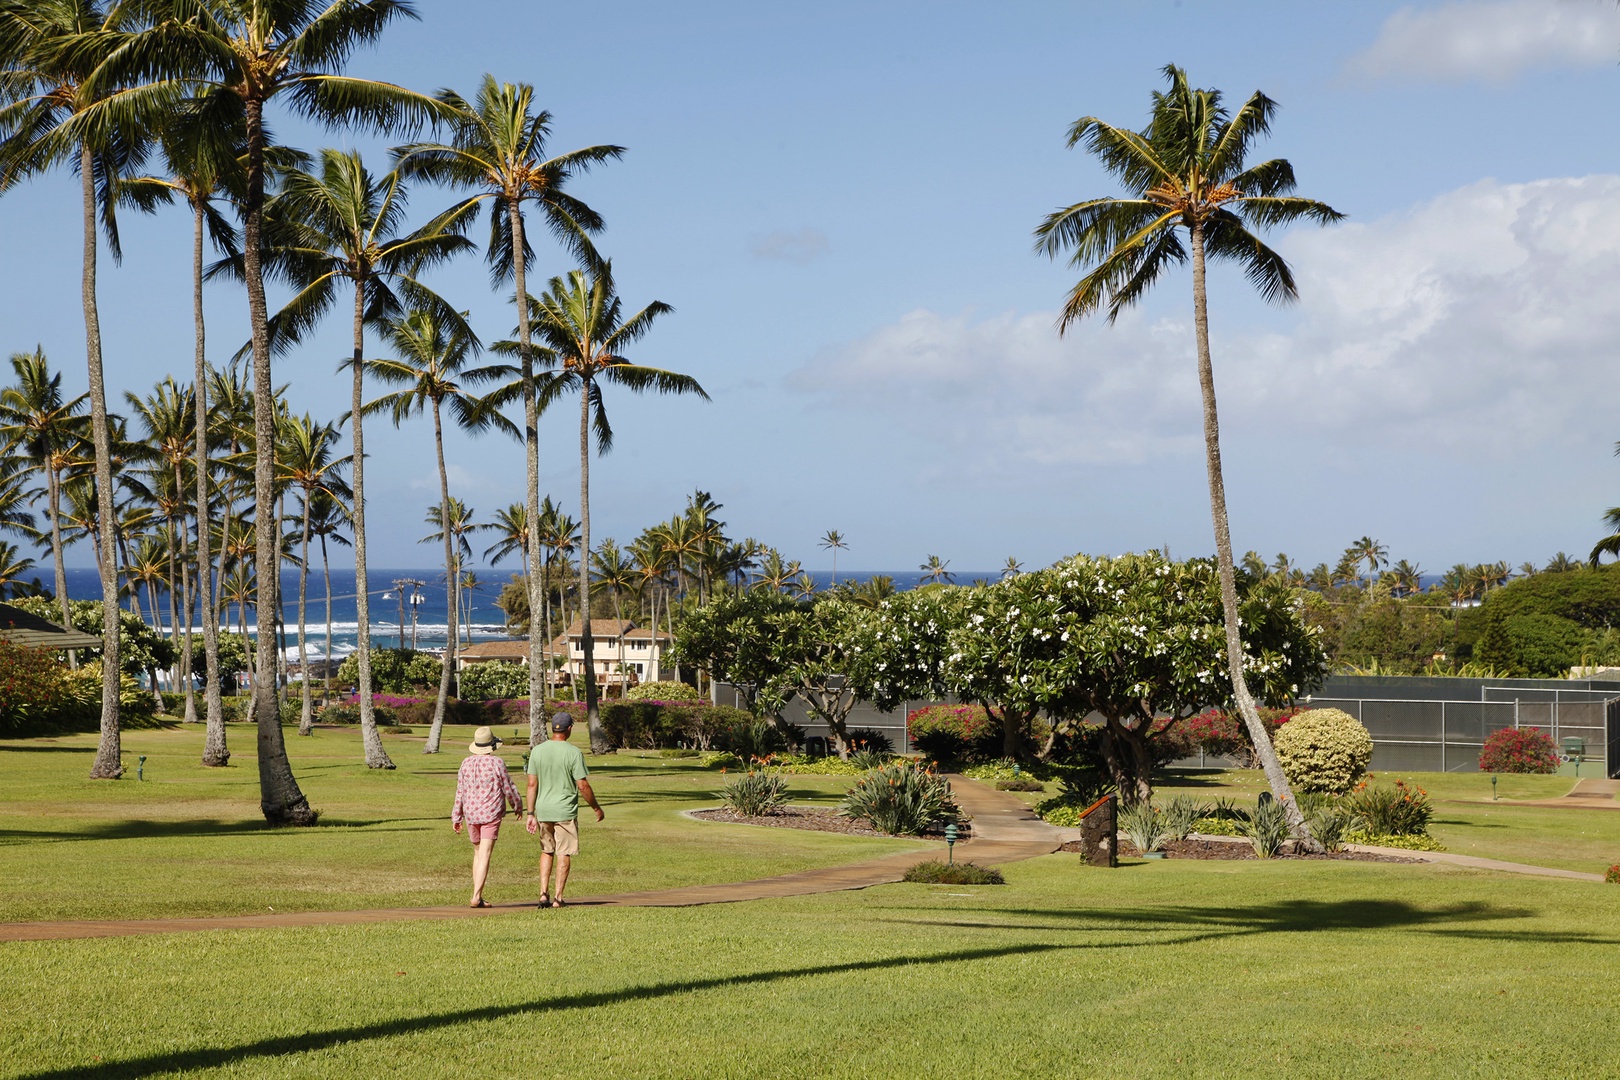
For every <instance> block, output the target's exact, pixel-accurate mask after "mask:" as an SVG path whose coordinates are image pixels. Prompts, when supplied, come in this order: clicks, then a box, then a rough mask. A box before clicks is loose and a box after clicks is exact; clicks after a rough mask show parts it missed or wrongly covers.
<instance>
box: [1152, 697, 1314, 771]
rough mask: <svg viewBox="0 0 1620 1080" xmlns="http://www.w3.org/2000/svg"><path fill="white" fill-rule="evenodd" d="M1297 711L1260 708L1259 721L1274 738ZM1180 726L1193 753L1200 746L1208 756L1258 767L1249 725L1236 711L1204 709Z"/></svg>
mask: <svg viewBox="0 0 1620 1080" xmlns="http://www.w3.org/2000/svg"><path fill="white" fill-rule="evenodd" d="M1298 712H1299V710H1298V709H1261V710H1260V723H1261V724H1262V725H1264V726H1265V729H1266V733H1267V734H1268V735H1270V736H1271V737H1272V739H1273V740H1275V739H1276V738H1277V732H1278V731H1279V730H1280V729H1281V728H1282V726H1283V725H1284V724H1286V723H1288V721H1289V720H1291V719H1293V718H1294V716H1295V715H1296V714H1298ZM1181 730H1182V731H1183V733H1184V736H1185V738H1186V739H1187V741H1188V743H1189V744H1190V745H1191V747H1192V753H1195V754H1196V753H1198V752H1199V751H1200V750H1202V751H1203V752H1204V753H1205V754H1207V755H1209V756H1210V757H1226V758H1232V759H1233V760H1235V761H1236V762H1237V763H1238V765H1239V766H1240V767H1241V768H1245V769H1254V768H1259V761H1258V760H1257V759H1256V758H1255V754H1254V744H1253V743H1252V742H1251V741H1250V739H1249V728H1248V725H1247V724H1245V723H1244V722H1243V718H1242V717H1241V716H1239V715H1238V714H1237V713H1235V712H1229V711H1227V710H1225V709H1205V710H1204V711H1203V712H1201V713H1198V714H1197V715H1196V716H1193V717H1190V718H1189V719H1187V720H1185V721H1183V722H1182V724H1181Z"/></svg>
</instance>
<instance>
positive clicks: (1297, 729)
mask: <svg viewBox="0 0 1620 1080" xmlns="http://www.w3.org/2000/svg"><path fill="white" fill-rule="evenodd" d="M1272 745H1274V746H1275V747H1276V749H1277V757H1278V758H1279V759H1280V760H1281V762H1282V767H1283V772H1285V773H1287V774H1288V782H1289V784H1290V785H1292V786H1293V788H1294V789H1295V790H1296V791H1301V792H1304V791H1322V792H1329V793H1332V794H1335V795H1338V794H1343V793H1344V792H1346V791H1349V790H1350V789H1351V788H1352V787H1353V786H1355V783H1356V781H1358V780H1360V779H1361V778H1362V777H1363V776H1365V775H1366V773H1367V763H1368V762H1369V761H1371V760H1372V752H1373V742H1372V736H1371V735H1369V734H1367V729H1366V728H1364V727H1362V726H1361V722H1360V721H1359V720H1357V719H1356V718H1355V717H1353V716H1351V715H1350V714H1349V713H1347V712H1343V711H1341V710H1339V709H1309V710H1307V711H1305V712H1302V713H1300V714H1299V715H1298V716H1295V717H1294V718H1293V719H1292V720H1289V721H1288V722H1287V723H1286V724H1284V725H1282V727H1281V728H1279V729H1278V731H1277V734H1276V736H1275V738H1273V740H1272Z"/></svg>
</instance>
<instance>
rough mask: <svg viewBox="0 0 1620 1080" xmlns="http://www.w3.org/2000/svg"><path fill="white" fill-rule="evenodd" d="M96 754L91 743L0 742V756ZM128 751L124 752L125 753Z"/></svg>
mask: <svg viewBox="0 0 1620 1080" xmlns="http://www.w3.org/2000/svg"><path fill="white" fill-rule="evenodd" d="M95 752H96V748H95V745H94V744H93V743H86V744H85V745H84V746H13V745H12V744H10V743H5V742H0V754H91V755H94V754H95ZM127 752H128V751H126V753H127Z"/></svg>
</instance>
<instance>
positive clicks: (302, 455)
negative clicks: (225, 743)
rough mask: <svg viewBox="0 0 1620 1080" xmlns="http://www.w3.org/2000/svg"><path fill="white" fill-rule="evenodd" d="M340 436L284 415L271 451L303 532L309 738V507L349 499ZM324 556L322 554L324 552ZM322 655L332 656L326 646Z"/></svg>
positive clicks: (303, 713)
mask: <svg viewBox="0 0 1620 1080" xmlns="http://www.w3.org/2000/svg"><path fill="white" fill-rule="evenodd" d="M339 438H341V436H340V435H339V433H338V426H337V425H336V424H319V423H316V422H315V420H314V418H313V417H311V416H310V415H309V414H308V413H305V414H304V415H303V416H291V415H288V416H284V417H283V418H282V421H281V432H280V438H279V441H280V444H281V445H280V446H279V447H278V448H277V451H276V481H277V483H278V485H280V486H282V487H286V488H294V489H296V490H297V491H298V496H299V505H300V507H301V508H302V510H301V515H300V516H301V519H302V528H301V529H300V530H299V545H298V667H299V670H300V671H301V672H302V677H301V678H300V679H299V692H298V696H299V713H298V734H300V735H311V734H314V730H315V703H314V701H313V700H312V697H311V694H310V689H309V649H308V647H307V645H306V642H307V641H308V639H309V622H308V614H307V613H308V610H309V538H310V536H311V535H313V527H312V522H313V519H314V504H315V499H316V497H317V496H321V497H323V498H325V499H327V500H329V501H330V502H333V503H335V502H336V501H338V500H341V499H347V498H349V497H350V496H351V495H352V494H353V492H352V490H351V489H350V488H349V485H348V484H346V483H344V481H343V477H342V473H343V470H344V469H345V468H347V467H348V465H349V464H350V459H349V458H348V457H346V456H345V457H338V456H337V444H338V440H339ZM322 554H323V557H324V551H323V553H322ZM326 591H327V604H328V607H330V605H331V592H332V585H331V581H330V580H328V582H327V586H326ZM326 625H327V633H328V634H330V633H331V626H332V618H331V611H330V610H328V612H327V619H326ZM327 655H328V656H330V655H331V651H330V645H328V651H327Z"/></svg>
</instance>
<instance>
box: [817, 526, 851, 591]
mask: <svg viewBox="0 0 1620 1080" xmlns="http://www.w3.org/2000/svg"><path fill="white" fill-rule="evenodd" d="M819 543H820V545H821V547H822V548H823V549H824V550H827V551H831V552H832V560H833V565H832V583H833V584H834V585H836V584H838V552H839V551H840V550H844V551H847V550H849V544H848V542H847V541H845V539H844V534H843V533H841V532H839V531H838V530H837V529H828V530H827V531H826V532H825V533H823V534H822V537H821V540H820V541H819Z"/></svg>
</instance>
